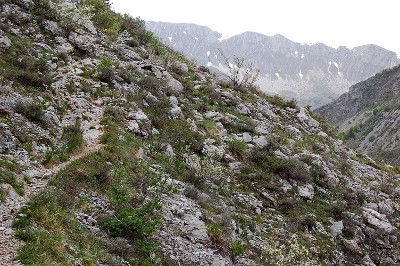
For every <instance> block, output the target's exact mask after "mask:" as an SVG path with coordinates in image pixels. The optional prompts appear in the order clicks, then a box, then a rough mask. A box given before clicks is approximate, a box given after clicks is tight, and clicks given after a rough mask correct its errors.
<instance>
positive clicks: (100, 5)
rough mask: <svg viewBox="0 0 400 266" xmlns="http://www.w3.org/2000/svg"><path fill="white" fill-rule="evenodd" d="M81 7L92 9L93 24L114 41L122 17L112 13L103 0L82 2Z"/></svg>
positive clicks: (120, 25)
mask: <svg viewBox="0 0 400 266" xmlns="http://www.w3.org/2000/svg"><path fill="white" fill-rule="evenodd" d="M83 5H84V6H89V7H92V8H93V17H92V21H93V24H94V25H95V26H96V27H97V28H99V29H100V30H101V31H103V32H104V33H105V34H106V35H107V36H108V37H109V38H111V39H112V40H115V39H116V38H117V37H118V34H119V33H120V32H121V29H122V25H123V19H122V17H121V16H120V15H118V14H117V13H114V12H113V11H112V10H111V9H110V7H109V6H108V5H107V3H106V2H105V1H103V0H84V1H83Z"/></svg>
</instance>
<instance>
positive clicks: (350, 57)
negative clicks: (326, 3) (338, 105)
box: [146, 22, 400, 107]
mask: <svg viewBox="0 0 400 266" xmlns="http://www.w3.org/2000/svg"><path fill="white" fill-rule="evenodd" d="M146 25H147V27H148V29H149V30H151V31H153V32H155V34H156V35H157V36H159V37H160V38H161V39H162V40H163V41H164V42H165V43H166V44H167V45H169V46H171V47H173V48H174V49H176V50H177V51H180V52H182V53H183V54H185V55H186V56H188V57H190V58H194V59H195V60H196V61H197V62H198V63H199V64H203V65H207V64H209V65H210V66H211V64H212V65H213V66H217V67H218V66H220V64H224V61H223V60H222V58H221V56H220V53H219V51H218V49H219V48H220V49H222V50H223V51H224V53H225V54H226V55H227V56H228V57H232V56H233V55H237V56H243V57H244V58H246V60H248V61H249V62H251V63H253V64H254V66H255V67H256V68H259V69H260V70H261V73H262V76H263V78H262V79H261V80H260V85H261V88H262V89H263V90H264V91H267V92H270V93H271V92H272V93H274V92H276V93H280V94H281V95H283V96H285V97H287V98H289V99H291V98H295V99H297V100H298V101H299V102H300V103H301V104H304V105H306V104H311V105H312V106H313V107H318V106H321V105H323V104H326V103H328V102H330V101H332V100H333V99H336V98H337V97H338V96H340V95H341V94H342V93H344V92H346V91H347V89H348V87H350V86H351V85H352V84H354V83H356V82H359V81H362V80H365V79H367V78H369V77H371V76H373V75H374V74H376V73H378V72H380V71H382V70H383V69H385V68H388V67H391V66H394V65H397V64H398V63H400V61H399V60H398V58H397V56H396V54H395V53H394V52H391V51H388V50H386V49H383V48H381V47H379V46H376V45H364V46H360V47H355V48H354V49H351V50H350V49H348V48H346V47H339V48H337V49H335V48H332V47H328V46H326V45H324V44H322V43H316V44H300V43H296V42H293V41H291V40H289V39H287V38H285V37H284V36H282V35H275V36H271V37H270V36H265V35H263V34H259V33H255V32H245V33H242V34H239V35H236V36H233V37H230V38H228V39H222V38H221V34H219V33H217V32H215V31H212V30H211V29H209V28H207V27H201V26H197V25H194V24H174V23H164V22H147V24H146Z"/></svg>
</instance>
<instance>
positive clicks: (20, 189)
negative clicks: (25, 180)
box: [0, 168, 24, 197]
mask: <svg viewBox="0 0 400 266" xmlns="http://www.w3.org/2000/svg"><path fill="white" fill-rule="evenodd" d="M3 183H7V184H9V185H11V186H12V187H13V188H14V189H15V191H16V192H17V193H18V194H19V195H21V196H22V195H24V185H23V184H21V183H20V182H19V181H18V180H17V178H16V176H15V174H14V173H13V172H11V171H9V170H4V169H1V168H0V184H3ZM4 195H5V192H3V197H4Z"/></svg>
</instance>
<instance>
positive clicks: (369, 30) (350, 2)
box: [111, 0, 400, 57]
mask: <svg viewBox="0 0 400 266" xmlns="http://www.w3.org/2000/svg"><path fill="white" fill-rule="evenodd" d="M111 2H112V3H113V8H114V10H115V11H117V12H119V13H128V14H130V15H132V16H134V17H136V16H140V17H141V18H142V19H144V20H148V21H163V22H174V23H194V24H198V25H202V26H208V27H209V28H211V29H212V30H215V31H217V32H220V33H222V34H223V35H224V36H232V35H235V34H239V33H242V32H245V31H254V32H259V33H262V34H265V35H268V36H273V35H275V34H281V35H283V36H285V37H286V38H288V39H290V40H292V41H295V42H300V43H316V42H321V43H324V44H326V45H329V46H332V47H335V48H336V47H338V46H340V45H343V46H347V47H348V48H353V47H355V46H360V45H364V44H376V45H379V46H381V47H383V48H386V49H388V50H391V51H394V52H396V53H397V56H398V57H400V36H399V35H398V29H397V28H398V25H400V1H398V0H379V1H376V0H364V1H361V0H336V1H325V0H301V1H300V0H274V1H268V0H267V1H261V0H259V1H256V0H247V1H235V0H232V1H217V0H214V1H211V0H202V1H187V0H186V1H185V0H142V1H132V0H111Z"/></svg>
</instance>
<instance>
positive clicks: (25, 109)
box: [14, 102, 46, 125]
mask: <svg viewBox="0 0 400 266" xmlns="http://www.w3.org/2000/svg"><path fill="white" fill-rule="evenodd" d="M14 109H15V112H17V113H19V114H21V115H23V116H25V117H26V118H28V119H29V120H30V121H32V122H35V123H39V124H41V125H46V122H45V117H44V110H43V105H41V104H40V103H36V102H17V103H16V104H15V107H14Z"/></svg>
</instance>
